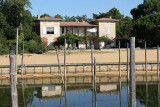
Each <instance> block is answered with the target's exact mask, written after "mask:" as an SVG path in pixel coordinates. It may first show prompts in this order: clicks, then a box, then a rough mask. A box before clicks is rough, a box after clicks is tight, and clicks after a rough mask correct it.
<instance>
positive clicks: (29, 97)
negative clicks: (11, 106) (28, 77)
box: [17, 87, 35, 107]
mask: <svg viewBox="0 0 160 107" xmlns="http://www.w3.org/2000/svg"><path fill="white" fill-rule="evenodd" d="M17 90H18V101H19V102H18V103H19V106H20V107H24V106H25V107H27V105H31V104H32V102H33V100H34V91H35V88H34V87H27V88H24V89H23V90H22V88H18V89H17ZM22 92H24V99H23V93H22ZM24 102H25V105H24Z"/></svg>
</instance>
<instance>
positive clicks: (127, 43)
mask: <svg viewBox="0 0 160 107" xmlns="http://www.w3.org/2000/svg"><path fill="white" fill-rule="evenodd" d="M128 45H129V44H128V43H127V81H128V82H129V56H128V47H129V46H128Z"/></svg>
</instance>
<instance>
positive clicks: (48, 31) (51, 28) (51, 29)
mask: <svg viewBox="0 0 160 107" xmlns="http://www.w3.org/2000/svg"><path fill="white" fill-rule="evenodd" d="M46 32H47V34H54V27H47V29H46Z"/></svg>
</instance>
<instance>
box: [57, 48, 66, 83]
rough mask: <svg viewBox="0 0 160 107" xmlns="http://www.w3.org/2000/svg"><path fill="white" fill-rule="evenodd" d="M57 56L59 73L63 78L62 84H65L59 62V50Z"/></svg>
mask: <svg viewBox="0 0 160 107" xmlns="http://www.w3.org/2000/svg"><path fill="white" fill-rule="evenodd" d="M56 54H57V61H58V73H59V71H60V74H61V77H62V83H64V80H63V75H62V71H61V65H60V62H59V54H58V50H57V49H56Z"/></svg>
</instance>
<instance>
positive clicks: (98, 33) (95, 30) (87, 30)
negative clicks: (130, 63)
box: [35, 16, 118, 48]
mask: <svg viewBox="0 0 160 107" xmlns="http://www.w3.org/2000/svg"><path fill="white" fill-rule="evenodd" d="M116 21H118V20H116V19H112V18H101V19H95V20H91V21H89V22H78V21H77V22H62V19H59V18H52V17H43V18H40V17H39V16H38V19H37V20H36V21H35V23H36V24H35V26H36V28H35V29H36V33H37V34H38V35H40V37H41V38H43V41H45V42H47V45H48V47H52V46H53V44H54V42H56V41H57V39H56V38H57V37H59V36H60V35H62V34H67V33H72V34H76V35H78V36H90V38H87V40H86V41H85V42H84V43H81V44H79V43H76V44H75V46H76V47H79V48H86V43H87V47H90V46H91V44H94V45H95V48H99V45H100V46H101V47H103V46H104V45H105V44H104V43H101V44H99V43H98V41H97V37H102V36H107V37H108V38H110V39H112V40H113V39H114V38H115V37H116V24H115V22H116ZM112 45H113V46H115V44H112Z"/></svg>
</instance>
